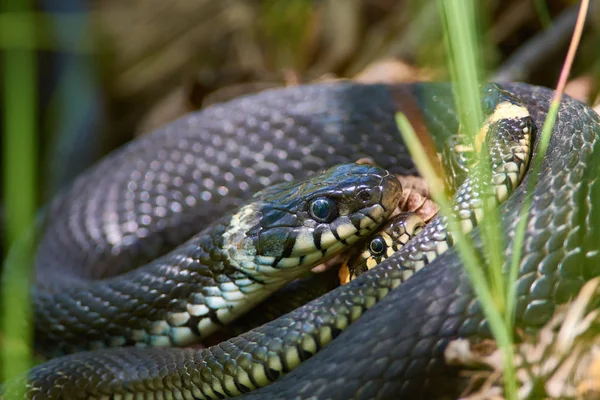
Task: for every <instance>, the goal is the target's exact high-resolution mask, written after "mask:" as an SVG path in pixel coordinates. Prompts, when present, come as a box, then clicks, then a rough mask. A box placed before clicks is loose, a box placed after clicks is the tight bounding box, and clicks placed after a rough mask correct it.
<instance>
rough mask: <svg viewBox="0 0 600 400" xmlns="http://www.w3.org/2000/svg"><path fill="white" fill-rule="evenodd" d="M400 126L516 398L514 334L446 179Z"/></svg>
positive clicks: (403, 124)
mask: <svg viewBox="0 0 600 400" xmlns="http://www.w3.org/2000/svg"><path fill="white" fill-rule="evenodd" d="M396 124H397V125H398V128H399V130H400V133H401V135H402V138H403V140H404V142H405V143H406V146H407V148H408V151H409V152H410V154H411V156H412V157H413V160H414V162H415V164H416V166H417V168H418V169H419V172H420V173H421V176H422V177H423V178H424V179H425V180H426V181H427V182H429V185H428V186H429V188H430V192H431V197H432V198H433V200H434V201H435V202H436V203H437V204H438V205H439V206H440V209H441V212H442V213H443V214H444V215H445V216H447V217H448V230H449V231H450V232H451V233H452V235H453V237H454V238H455V239H456V240H455V244H454V246H456V248H457V250H458V252H459V254H460V257H461V258H462V260H463V264H464V268H465V270H466V272H467V274H468V276H469V278H470V280H471V283H472V287H473V290H474V291H475V295H476V296H477V298H478V299H479V302H480V303H481V308H482V310H483V312H484V314H485V316H486V317H487V320H488V324H489V326H490V330H491V331H492V334H493V335H494V338H495V339H496V341H497V342H498V346H499V347H500V349H502V351H503V355H504V359H505V367H509V368H508V369H505V385H506V388H505V390H506V393H507V398H509V399H516V398H517V397H516V393H517V392H516V390H517V386H516V379H515V376H514V373H515V371H514V367H513V351H512V333H511V331H510V330H509V329H508V327H507V326H506V324H505V323H504V319H503V317H502V314H501V313H500V311H499V310H498V309H497V308H496V305H495V302H494V298H493V296H492V293H491V291H490V290H489V289H488V286H489V285H488V282H487V280H486V277H485V275H484V273H483V270H482V268H481V265H482V262H481V260H480V259H479V258H478V256H477V253H476V251H475V247H474V245H473V241H472V240H471V238H470V236H468V235H464V234H463V233H462V231H461V229H460V225H459V223H458V221H457V220H456V217H455V216H454V215H453V212H452V205H451V203H450V201H449V200H448V199H447V198H446V196H445V192H444V190H443V187H444V185H443V183H442V180H441V179H440V178H439V177H438V176H437V175H436V173H435V170H434V168H433V166H432V165H431V163H430V162H429V160H428V159H427V156H426V155H425V154H426V153H425V151H424V149H423V147H422V145H421V143H420V142H419V139H418V138H417V135H416V134H415V131H414V129H413V128H412V126H411V125H410V122H409V121H408V119H407V118H406V116H405V115H404V114H402V113H399V114H396Z"/></svg>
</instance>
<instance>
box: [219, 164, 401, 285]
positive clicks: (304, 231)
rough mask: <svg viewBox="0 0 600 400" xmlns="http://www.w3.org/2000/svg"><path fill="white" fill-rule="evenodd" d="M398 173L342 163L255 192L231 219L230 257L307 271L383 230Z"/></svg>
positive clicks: (397, 191) (255, 265) (275, 269)
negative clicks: (379, 229) (321, 171)
mask: <svg viewBox="0 0 600 400" xmlns="http://www.w3.org/2000/svg"><path fill="white" fill-rule="evenodd" d="M401 191H402V188H401V185H400V182H399V181H398V180H397V179H396V177H395V176H394V175H392V174H390V173H389V172H387V171H386V170H384V169H381V168H378V167H373V166H369V165H359V164H343V165H340V166H336V167H333V168H330V169H328V170H326V171H325V172H323V173H320V174H316V175H313V176H311V177H309V178H307V179H305V180H302V181H299V182H285V183H282V184H279V185H275V186H273V187H270V188H268V189H266V190H263V191H262V192H259V193H257V195H256V196H255V197H254V202H252V203H250V204H249V205H247V206H246V207H244V208H242V210H241V211H240V212H239V213H238V214H236V215H235V216H234V217H233V218H232V222H231V223H230V228H229V231H230V232H232V231H233V230H235V231H236V232H237V234H236V235H229V237H228V238H227V240H228V241H229V243H228V244H229V248H230V249H234V250H235V251H233V253H235V254H232V251H230V256H233V257H234V259H236V260H238V262H240V265H242V267H243V268H244V269H247V270H252V269H257V270H258V269H260V270H261V271H262V272H264V273H265V274H269V273H273V274H275V273H279V274H281V270H285V269H293V271H294V273H295V272H296V271H297V270H298V267H306V268H302V271H305V270H307V269H308V268H311V267H313V266H315V265H317V264H319V263H321V262H323V261H325V260H327V259H329V258H331V257H333V256H334V255H336V254H338V253H339V252H341V251H342V250H344V249H345V248H346V247H347V246H349V245H351V244H353V243H355V242H356V241H358V240H359V239H360V238H362V237H365V236H368V235H369V234H371V233H372V232H374V231H375V230H376V229H377V228H379V227H380V226H381V225H382V224H383V223H384V222H385V221H386V220H387V218H388V217H389V216H390V214H391V213H392V211H393V210H394V208H395V207H396V205H397V204H398V201H399V199H400V195H401Z"/></svg>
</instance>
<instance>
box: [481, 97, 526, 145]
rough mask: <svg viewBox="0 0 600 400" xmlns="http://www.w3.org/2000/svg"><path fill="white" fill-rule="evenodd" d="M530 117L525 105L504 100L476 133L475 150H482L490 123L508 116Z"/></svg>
mask: <svg viewBox="0 0 600 400" xmlns="http://www.w3.org/2000/svg"><path fill="white" fill-rule="evenodd" d="M527 117H529V111H528V110H527V108H525V107H523V106H519V105H516V104H513V103H511V102H509V101H503V102H502V103H499V104H498V105H497V106H496V109H495V110H494V112H493V113H491V114H490V115H489V116H488V117H487V118H486V120H485V122H484V123H483V126H482V127H481V129H480V130H479V133H478V134H476V135H475V140H474V142H475V150H476V151H477V152H480V151H481V146H483V142H484V140H485V136H486V135H487V133H488V131H489V130H490V125H491V124H493V123H494V122H497V121H500V120H502V119H506V118H511V119H513V118H527Z"/></svg>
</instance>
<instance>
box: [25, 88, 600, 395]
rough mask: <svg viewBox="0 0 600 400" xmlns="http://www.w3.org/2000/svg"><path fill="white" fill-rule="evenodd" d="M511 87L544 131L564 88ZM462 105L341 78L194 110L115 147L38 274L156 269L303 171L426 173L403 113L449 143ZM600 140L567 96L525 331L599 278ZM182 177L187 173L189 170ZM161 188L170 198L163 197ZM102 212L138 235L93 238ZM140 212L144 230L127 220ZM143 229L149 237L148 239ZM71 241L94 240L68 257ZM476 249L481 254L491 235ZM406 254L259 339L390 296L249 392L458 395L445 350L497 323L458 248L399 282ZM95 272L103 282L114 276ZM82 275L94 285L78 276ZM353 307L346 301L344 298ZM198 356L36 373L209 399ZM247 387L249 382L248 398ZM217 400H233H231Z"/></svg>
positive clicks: (96, 359)
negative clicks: (150, 263)
mask: <svg viewBox="0 0 600 400" xmlns="http://www.w3.org/2000/svg"><path fill="white" fill-rule="evenodd" d="M502 87H503V88H504V89H505V90H507V91H509V92H510V93H512V94H513V95H514V96H516V97H517V98H518V99H519V100H520V101H521V102H522V103H523V104H524V105H525V106H526V107H527V108H528V110H529V112H530V114H531V116H532V117H533V120H534V122H535V125H536V126H537V127H541V126H542V124H543V121H544V117H545V114H546V110H547V108H548V104H549V101H550V99H551V96H552V91H550V90H548V89H544V88H539V87H534V86H529V85H526V84H503V85H502ZM452 104H453V103H452V90H451V87H450V86H448V85H444V84H414V85H399V86H387V85H359V84H353V83H342V82H338V83H330V84H318V85H308V86H299V87H292V88H286V89H280V90H273V91H267V92H263V93H260V94H257V95H253V96H247V97H244V98H240V99H237V100H233V101H231V102H229V103H225V104H221V105H215V106H213V107H210V108H208V109H206V110H203V111H200V112H197V113H194V114H190V115H188V116H186V117H184V118H182V119H180V120H178V121H176V122H174V123H172V124H170V125H168V126H167V127H165V128H164V129H162V130H160V131H158V132H155V133H153V134H151V135H149V136H146V137H144V138H142V139H140V140H138V141H136V142H134V143H132V144H130V145H129V146H127V147H126V148H125V149H123V150H121V151H119V152H117V153H116V154H113V155H112V156H109V158H108V159H107V160H105V161H103V162H101V163H99V164H98V165H97V166H96V167H94V168H93V169H91V170H90V171H88V172H86V173H85V174H83V175H82V177H80V178H79V179H78V180H76V182H75V183H74V185H73V186H72V188H71V189H70V190H69V191H67V192H66V193H65V194H64V195H63V196H62V197H61V198H60V199H59V200H57V201H55V202H54V205H53V207H52V208H51V213H50V214H51V215H52V219H51V221H50V223H49V224H48V230H47V234H46V236H44V237H43V238H42V241H41V245H40V253H38V254H42V255H43V257H48V258H49V259H51V260H53V261H54V264H57V262H56V261H59V260H60V261H63V260H64V263H62V265H61V266H60V270H59V271H54V272H49V271H48V270H44V269H40V268H38V276H37V278H38V282H45V283H47V286H48V290H50V291H51V290H52V289H53V288H55V289H56V288H58V287H59V286H53V285H54V284H53V279H52V274H58V272H60V273H62V275H63V277H64V278H61V279H63V281H62V283H63V284H64V282H65V281H64V280H67V282H68V277H69V276H70V271H73V269H74V268H77V265H78V263H80V262H83V261H85V262H86V264H88V265H94V264H95V263H96V262H97V265H102V263H101V261H102V260H101V258H102V257H104V256H105V254H106V253H107V252H108V253H112V256H111V257H114V258H115V259H116V261H115V262H114V263H113V264H111V265H112V268H114V269H115V270H118V271H123V270H124V269H125V268H126V266H127V265H131V263H132V260H136V262H137V260H141V261H139V262H143V261H145V260H147V259H150V258H153V257H155V256H157V255H158V254H160V253H162V252H164V250H165V248H168V247H170V246H172V245H174V244H175V243H178V242H181V241H183V240H184V239H186V238H187V237H189V236H191V235H192V234H194V233H195V232H197V231H198V226H203V224H206V223H208V222H212V221H214V220H215V219H216V217H217V216H219V215H223V214H224V213H226V212H229V211H232V210H233V209H235V208H236V207H239V206H240V205H241V204H243V201H245V200H247V199H248V197H249V196H250V195H251V194H253V193H255V192H257V191H259V190H261V189H263V188H264V187H267V186H269V185H271V184H272V183H275V182H281V181H291V180H294V179H300V178H303V177H305V176H306V175H308V174H310V173H312V172H316V171H319V170H323V169H325V168H327V167H328V166H331V165H336V164H340V163H347V162H352V161H354V160H356V159H358V158H363V157H369V158H371V159H373V160H374V162H375V163H376V164H377V165H379V166H381V167H383V168H386V169H388V170H390V171H392V172H397V173H402V174H414V173H415V172H416V171H415V167H414V165H413V163H412V161H411V159H410V157H409V155H408V152H407V150H406V148H405V146H404V144H403V143H402V140H401V139H400V136H399V134H398V132H397V128H396V126H395V122H394V113H395V112H396V111H402V112H404V113H406V114H407V116H408V117H409V119H410V120H411V122H412V123H413V125H414V126H415V127H416V128H417V131H422V132H431V133H432V137H433V141H434V142H435V143H434V144H432V146H437V145H438V142H439V141H443V140H444V139H447V138H448V137H450V136H451V135H452V134H453V133H455V132H456V131H457V129H458V126H457V120H456V112H455V111H454V107H453V105H452ZM599 134H600V120H599V118H598V115H597V114H595V113H594V112H593V111H592V110H591V109H589V108H588V107H586V106H585V105H583V104H581V103H579V102H577V101H574V100H572V99H569V98H566V99H565V100H563V103H562V105H561V109H560V112H559V116H558V120H557V123H556V126H555V128H554V133H553V136H552V139H551V142H550V147H549V151H548V152H547V154H546V157H545V159H544V163H543V165H542V170H541V173H540V179H539V181H538V184H537V186H536V188H535V192H534V193H533V194H532V195H533V205H532V209H531V212H530V215H529V218H530V220H529V222H528V227H527V235H526V240H525V243H524V249H523V255H524V257H523V260H522V262H521V264H520V271H519V278H518V281H517V295H518V301H517V313H516V316H517V323H518V325H519V326H520V327H523V328H536V327H539V326H540V325H541V324H543V323H544V322H545V321H547V320H548V319H549V318H550V316H551V315H552V312H553V311H554V308H555V306H556V304H557V303H562V302H565V301H567V300H568V299H569V298H570V297H572V296H574V295H575V294H576V293H577V291H578V289H579V288H580V287H581V286H582V285H583V283H584V282H585V281H586V280H588V279H589V278H591V277H593V276H598V275H599V274H600V269H599V267H600V262H599V261H600V253H599V250H600V245H599V244H598V240H597V235H598V230H599V229H600V212H599V210H600V208H599V207H597V206H595V205H596V204H597V203H598V201H600V184H598V183H597V176H598V174H599V172H600V170H599V165H598V163H599V162H600V161H598V157H597V153H598V151H599V150H598V149H597V147H598V135H599ZM534 152H535V147H534ZM190 155H191V158H190ZM594 155H596V157H594ZM177 175H179V176H180V177H181V178H179V179H177V178H174V176H177ZM527 179H528V176H527V175H526V177H525V184H522V185H521V186H519V187H518V188H517V189H516V191H515V193H514V194H513V195H512V196H511V197H510V198H509V199H508V201H507V202H506V203H505V204H503V205H502V206H501V208H500V210H501V214H502V220H503V221H504V230H505V232H506V237H507V250H506V254H507V255H510V253H511V250H510V245H511V240H512V237H513V233H514V229H515V226H516V223H517V221H518V219H517V214H518V210H519V206H520V205H521V204H522V202H523V198H524V196H525V195H526V192H525V188H526V183H527ZM149 191H154V192H155V193H156V194H158V195H157V196H156V197H155V198H148V197H147V195H148V192H149ZM190 196H192V197H193V200H192V198H191V197H190ZM119 207H120V208H119ZM136 207H141V208H142V209H141V211H142V214H143V215H147V216H150V220H149V221H145V222H147V223H148V224H146V225H145V226H144V227H143V228H145V229H146V230H144V229H140V224H139V223H143V222H144V220H136V218H137V215H138V214H136V212H139V211H140V210H136V209H135V208H136ZM144 207H145V208H146V211H145V213H144V209H143V208H144ZM100 217H102V218H106V217H108V218H113V220H112V221H114V222H115V224H114V226H115V229H113V230H111V231H109V232H108V233H109V234H112V235H115V236H119V239H125V240H120V241H119V243H124V244H122V245H120V247H119V246H112V245H111V242H114V241H115V237H111V236H110V235H104V236H103V235H101V234H98V232H96V231H94V226H95V219H96V218H100ZM127 218H130V219H132V220H134V221H136V224H133V223H127ZM138 222H139V223H138ZM148 229H150V230H153V232H152V233H153V234H152V235H150V234H140V232H147V231H148ZM155 233H158V234H155ZM135 236H139V237H138V239H141V241H140V240H134V237H135ZM89 237H93V238H94V239H95V240H96V241H95V244H94V246H91V247H90V246H88V247H86V244H87V243H89V242H88V241H87V240H82V238H85V239H89ZM475 237H476V239H477V232H475ZM77 240H79V242H77ZM60 242H62V245H65V244H69V243H79V246H73V245H70V246H67V247H66V249H67V250H65V249H64V248H63V247H61V246H59V245H58V244H61V243H60ZM57 243H58V244H57ZM140 243H141V244H140ZM128 244H129V245H128ZM476 244H477V246H478V248H479V249H480V248H481V246H480V244H479V241H478V240H476ZM107 249H108V250H107ZM147 249H152V251H150V252H148V251H147ZM43 257H42V259H43ZM400 257H402V251H400V252H399V254H398V256H396V255H395V256H392V257H391V258H389V259H388V260H386V261H384V262H383V263H382V264H380V265H379V266H378V267H377V268H375V269H374V270H373V271H371V272H369V273H367V274H364V275H362V276H360V277H358V278H357V279H355V280H354V281H352V282H350V283H349V284H348V285H345V286H343V287H341V288H338V289H336V290H334V291H332V292H331V293H329V294H327V295H325V296H323V297H321V298H319V299H317V300H315V301H313V302H310V303H308V304H307V305H305V306H303V307H301V308H299V309H297V310H296V311H294V312H293V313H292V314H289V315H287V316H284V317H281V318H279V319H277V320H275V321H273V322H271V323H269V324H266V325H264V326H263V327H262V328H261V329H262V331H261V332H262V333H261V335H262V336H261V337H254V338H253V340H255V342H256V343H261V340H268V339H269V338H270V340H271V342H273V341H276V339H275V338H282V337H286V335H289V334H290V332H292V331H294V330H296V332H301V330H302V329H303V328H304V327H303V326H298V325H294V321H311V319H312V318H313V317H314V318H315V319H314V321H315V323H320V322H322V321H320V320H319V318H324V316H326V315H331V314H332V311H334V310H335V311H341V312H342V315H345V317H340V318H346V319H347V320H353V318H352V313H353V309H352V307H351V305H352V304H353V303H352V302H353V301H358V300H356V299H357V296H367V297H369V296H371V297H377V296H379V295H380V294H387V293H388V292H389V294H388V295H387V296H385V297H384V298H383V299H382V300H381V301H380V302H378V303H377V304H375V305H373V306H372V308H371V309H369V310H368V311H367V312H365V313H364V315H362V316H361V317H360V318H359V319H358V320H356V322H354V323H352V324H351V325H349V326H348V327H347V328H346V329H344V330H343V332H341V333H340V334H339V336H338V337H336V338H335V340H333V341H332V342H331V344H329V345H328V346H327V347H325V348H323V349H318V350H320V351H318V352H316V354H315V355H314V356H312V357H310V358H308V357H306V355H303V354H297V357H299V358H302V359H304V358H308V359H306V360H304V361H303V362H302V363H301V364H300V365H299V366H298V367H297V368H296V369H294V370H293V371H292V372H290V373H288V374H286V375H284V376H282V377H279V379H278V380H277V381H276V382H274V383H273V384H271V385H268V386H266V387H264V388H261V389H258V390H255V391H252V392H250V393H248V394H246V395H245V397H244V398H248V399H254V398H269V399H347V398H357V399H358V398H360V399H363V398H364V399H367V398H378V399H395V398H401V397H406V398H414V396H416V395H419V396H425V397H432V396H435V395H447V396H451V395H452V393H453V392H452V390H453V389H455V386H454V385H453V382H455V380H456V378H457V374H456V371H455V370H454V369H452V368H450V367H448V366H446V365H445V364H444V362H443V349H444V347H445V345H446V344H447V343H448V342H449V341H450V340H452V339H454V338H456V337H470V336H474V335H487V334H488V332H487V327H486V325H485V320H484V317H483V315H482V313H481V310H480V308H479V306H478V304H477V301H476V300H475V298H474V295H473V292H472V290H471V288H470V284H469V281H468V278H467V277H466V274H465V272H464V271H463V269H462V265H461V261H460V259H459V257H458V255H457V254H456V251H455V250H454V249H453V248H450V249H449V250H448V251H447V252H446V253H444V254H443V255H442V256H440V257H439V258H437V259H435V260H434V262H433V263H431V264H429V265H427V266H426V267H425V268H423V269H422V270H421V271H420V272H419V273H417V274H415V275H414V276H413V277H412V278H411V279H409V280H408V281H406V282H404V283H402V284H401V285H400V286H399V287H397V288H395V289H394V290H391V291H390V289H391V288H392V287H393V286H394V285H392V282H393V281H394V280H395V278H394V277H395V276H397V274H400V273H401V272H399V268H400V266H399V265H398V261H397V260H398V259H401V258H400ZM66 260H69V261H66ZM94 271H95V272H94V273H93V274H95V275H92V276H90V277H92V278H102V277H104V276H106V275H108V274H109V272H111V271H102V270H101V269H98V268H97V269H95V270H94ZM54 282H55V281H54ZM72 283H73V284H74V285H76V284H79V282H77V280H76V279H74V281H73V282H72ZM56 290H57V291H58V289H56ZM344 302H347V303H345V304H346V305H347V307H346V309H343V307H341V306H340V304H344ZM348 305H350V306H348ZM344 313H345V314H344ZM307 329H308V328H307ZM330 333H332V332H330ZM38 336H39V335H38ZM239 345H240V343H239V342H236V339H232V340H231V341H228V342H226V343H224V344H222V345H220V346H219V349H220V350H219V351H224V352H233V353H235V352H236V351H238V352H239V351H240V347H239ZM317 345H318V343H309V344H308V345H307V346H308V347H311V346H312V347H313V348H314V347H315V346H317ZM317 347H318V346H317ZM265 350H266V349H259V350H257V351H258V353H260V352H261V351H262V352H264V351H265ZM196 351H197V350H194V349H160V348H158V349H157V348H155V349H135V348H126V349H112V350H100V352H98V353H77V354H75V355H73V356H70V358H59V359H56V360H53V361H50V362H48V363H46V364H42V366H40V367H37V369H35V370H34V371H33V372H32V373H31V375H30V377H31V378H32V379H33V380H34V384H35V385H37V388H38V391H37V392H35V393H33V394H37V395H38V397H39V398H49V397H51V395H54V396H56V397H58V398H60V396H61V393H60V391H59V389H60V388H61V385H62V384H63V383H64V382H66V381H68V382H70V384H71V385H72V386H71V390H72V391H71V392H69V393H68V395H66V397H67V398H68V397H70V398H77V397H78V396H79V397H81V398H85V397H90V393H95V395H94V396H96V397H98V398H119V397H120V396H118V395H115V394H114V393H113V394H111V393H110V392H109V391H108V385H107V382H115V381H121V380H124V381H127V379H130V378H138V379H142V380H145V381H144V383H143V384H135V383H130V384H125V386H126V389H127V390H129V392H127V393H129V395H123V396H122V397H123V398H128V397H131V398H134V395H133V393H136V392H137V391H140V393H143V392H146V395H148V396H150V395H149V394H148V393H149V392H151V391H154V393H155V396H156V398H161V397H160V396H162V398H167V397H171V396H169V395H167V394H165V393H167V392H168V393H172V396H173V397H174V398H179V397H180V398H186V397H189V398H193V397H194V396H196V397H200V395H202V393H197V392H194V391H192V390H190V389H189V388H187V387H186V386H185V385H186V384H187V382H189V381H190V380H193V379H194V373H195V372H194V357H195V356H194V354H195V352H196ZM259 355H260V354H259ZM225 364H227V363H225ZM234 367H235V365H234V364H230V365H223V366H222V369H221V370H220V371H217V370H215V371H213V372H214V373H216V374H225V375H226V374H227V373H228V372H231V368H234ZM86 368H87V369H86ZM228 368H229V369H228ZM217 369H218V368H217ZM234 369H235V368H234ZM49 371H50V372H52V371H54V372H56V371H58V372H59V375H61V376H62V377H64V378H65V379H66V381H64V382H63V383H61V382H59V383H57V384H55V382H52V381H47V380H44V379H45V378H44V376H50V374H48V375H45V374H47V373H48V372H49ZM89 371H94V374H96V375H94V374H91V375H90V372H89ZM102 379H105V380H104V381H103V380H102ZM36 380H37V381H36ZM129 382H132V381H129ZM225 389H226V388H225ZM246 389H248V388H245V387H241V388H240V387H237V388H236V390H237V391H239V392H243V391H246ZM86 391H87V392H86ZM157 393H160V395H157ZM213 394H214V397H219V395H220V394H221V395H222V394H223V393H219V394H217V393H213ZM225 394H228V393H225ZM231 394H236V393H231ZM62 395H64V393H62ZM140 396H144V395H143V394H140Z"/></svg>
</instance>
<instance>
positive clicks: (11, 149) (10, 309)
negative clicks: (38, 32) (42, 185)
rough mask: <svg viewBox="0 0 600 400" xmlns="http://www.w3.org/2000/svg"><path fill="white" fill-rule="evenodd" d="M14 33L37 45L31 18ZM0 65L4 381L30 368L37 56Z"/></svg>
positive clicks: (4, 32) (11, 53)
mask: <svg viewBox="0 0 600 400" xmlns="http://www.w3.org/2000/svg"><path fill="white" fill-rule="evenodd" d="M0 4H2V5H3V6H5V8H6V9H11V10H14V9H16V8H18V9H19V10H20V11H28V10H29V9H30V8H31V6H32V5H31V4H30V2H27V1H24V0H15V1H6V0H5V1H4V2H3V3H0ZM24 15H26V14H24ZM13 28H14V26H13V25H11V24H8V25H1V26H0V35H1V36H2V37H3V38H6V37H10V36H15V35H17V36H20V37H24V38H26V40H27V41H31V42H33V41H34V40H35V39H34V38H35V25H34V22H33V17H32V16H31V18H30V19H29V23H21V24H20V25H19V29H20V31H19V32H13V31H12V29H13ZM2 60H3V64H2V70H3V72H4V74H3V80H4V83H3V85H4V91H3V103H4V135H3V149H4V154H3V159H4V165H3V171H4V187H3V191H4V201H3V203H4V206H5V209H4V215H5V216H6V221H5V224H6V225H5V233H6V237H5V243H4V244H5V248H7V249H8V248H10V247H11V246H12V245H13V244H15V243H16V242H19V245H18V246H16V247H13V248H12V249H11V251H10V252H9V256H8V257H7V259H6V260H5V262H4V266H3V280H2V329H3V332H2V334H3V336H2V338H3V346H2V354H1V357H2V367H3V374H4V379H8V378H11V377H14V376H16V375H18V374H21V373H22V372H24V371H26V370H27V369H29V368H30V366H31V346H30V343H31V338H32V337H31V336H32V333H31V331H30V329H29V326H28V325H29V324H28V321H30V319H31V309H30V304H29V290H30V285H29V268H28V266H29V265H30V264H29V263H28V262H29V261H28V259H29V258H30V256H31V253H32V248H31V247H29V244H30V243H31V241H30V235H28V233H29V230H30V229H31V227H32V225H33V221H34V215H35V209H36V196H37V195H36V184H35V173H36V165H37V162H36V159H37V157H36V155H37V149H36V140H35V133H36V128H37V127H36V121H37V115H36V105H37V103H38V100H37V79H36V75H37V71H36V61H35V53H34V52H33V51H31V50H29V49H21V48H10V49H3V57H2ZM17 397H19V396H18V394H17ZM21 397H22V396H21Z"/></svg>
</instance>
